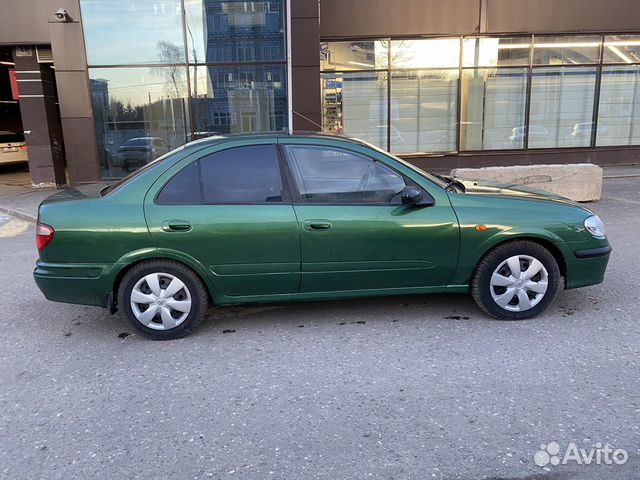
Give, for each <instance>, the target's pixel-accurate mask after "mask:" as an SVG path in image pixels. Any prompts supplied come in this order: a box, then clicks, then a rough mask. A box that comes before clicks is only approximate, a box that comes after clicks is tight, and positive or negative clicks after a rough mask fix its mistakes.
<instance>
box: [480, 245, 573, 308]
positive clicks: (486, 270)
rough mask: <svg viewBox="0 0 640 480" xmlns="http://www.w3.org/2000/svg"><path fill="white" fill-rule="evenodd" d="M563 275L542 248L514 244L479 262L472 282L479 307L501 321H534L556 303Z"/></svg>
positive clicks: (500, 247)
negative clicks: (552, 303)
mask: <svg viewBox="0 0 640 480" xmlns="http://www.w3.org/2000/svg"><path fill="white" fill-rule="evenodd" d="M561 286H562V275H561V273H560V268H559V267H558V262H557V261H556V259H555V258H554V256H553V255H552V254H551V253H550V252H549V251H548V250H547V249H546V248H544V247H543V246H542V245H539V244H537V243H535V242H532V241H528V240H517V241H513V242H509V243H506V244H504V245H500V246H498V247H496V248H495V249H493V250H492V251H490V252H489V253H488V254H487V255H485V257H484V258H483V259H482V260H481V261H480V263H479V264H478V267H477V268H476V271H475V273H474V275H473V279H472V282H471V293H472V295H473V298H474V300H475V301H476V303H477V304H478V306H479V307H480V308H481V309H482V310H483V311H484V312H485V313H487V314H489V315H491V316H492V317H494V318H498V319H501V320H521V319H525V318H531V317H535V316H536V315H538V314H539V313H541V312H542V311H544V310H545V309H546V308H547V307H548V306H549V305H550V304H551V302H553V300H554V299H555V297H556V295H557V294H558V292H559V291H560V289H561Z"/></svg>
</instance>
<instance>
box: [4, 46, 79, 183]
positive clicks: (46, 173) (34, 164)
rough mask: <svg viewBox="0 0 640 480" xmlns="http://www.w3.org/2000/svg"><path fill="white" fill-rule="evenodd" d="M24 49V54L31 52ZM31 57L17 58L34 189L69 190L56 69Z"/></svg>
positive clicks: (19, 88) (20, 100)
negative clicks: (56, 91)
mask: <svg viewBox="0 0 640 480" xmlns="http://www.w3.org/2000/svg"><path fill="white" fill-rule="evenodd" d="M28 51H29V50H28V49H27V50H23V51H22V52H21V53H22V54H23V55H25V54H27V53H28ZM30 51H31V55H28V56H16V55H15V52H14V61H15V63H16V67H15V71H16V80H17V83H18V95H19V102H20V115H21V117H22V127H23V130H24V132H25V140H26V142H27V147H28V152H29V172H30V174H31V183H32V184H33V186H34V187H65V186H66V184H67V181H66V179H65V172H64V146H63V141H62V131H61V127H60V118H59V116H58V110H57V107H56V98H55V88H54V83H53V75H54V73H53V70H52V68H51V67H50V65H49V64H39V63H38V61H37V58H36V52H35V49H33V48H32V49H31V50H30Z"/></svg>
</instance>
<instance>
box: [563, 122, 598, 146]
mask: <svg viewBox="0 0 640 480" xmlns="http://www.w3.org/2000/svg"><path fill="white" fill-rule="evenodd" d="M594 128H595V124H594V123H593V122H585V123H576V124H575V125H574V126H573V128H572V129H571V132H570V133H569V134H568V135H567V137H566V142H567V145H570V146H572V147H588V146H589V145H591V135H592V134H593V129H594ZM598 131H599V133H600V134H601V135H602V134H606V132H607V129H606V127H605V126H604V125H600V126H598Z"/></svg>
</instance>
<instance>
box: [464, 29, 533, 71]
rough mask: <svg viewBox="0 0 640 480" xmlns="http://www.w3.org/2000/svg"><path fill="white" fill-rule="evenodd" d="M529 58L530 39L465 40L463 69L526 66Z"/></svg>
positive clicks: (484, 38)
mask: <svg viewBox="0 0 640 480" xmlns="http://www.w3.org/2000/svg"><path fill="white" fill-rule="evenodd" d="M530 56H531V37H530V36H528V37H479V38H465V39H464V41H463V50H462V66H463V67H495V66H501V67H502V66H515V65H523V66H527V65H529V63H530V60H531V58H530Z"/></svg>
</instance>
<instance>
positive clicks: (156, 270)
mask: <svg viewBox="0 0 640 480" xmlns="http://www.w3.org/2000/svg"><path fill="white" fill-rule="evenodd" d="M208 303H209V297H208V295H207V291H206V289H205V287H204V285H203V284H202V281H201V280H200V278H199V277H198V276H197V275H196V274H195V273H194V272H193V271H192V270H190V269H188V268H187V267H185V266H184V265H182V264H181V263H178V262H174V261H170V260H151V261H146V262H142V263H139V264H137V265H135V266H134V267H133V268H131V270H129V271H128V272H127V273H126V274H125V276H124V278H123V279H122V282H121V283H120V288H119V289H118V304H119V305H120V308H121V309H122V310H123V311H124V314H125V316H126V317H127V320H128V321H129V323H130V324H131V325H132V326H133V327H134V328H135V329H136V330H138V331H139V332H140V333H142V334H143V335H145V336H146V337H149V338H151V339H153V340H173V339H176V338H180V337H184V336H186V335H189V334H190V333H191V332H192V331H193V330H195V328H196V327H197V326H198V325H199V324H200V322H201V321H202V319H203V318H204V317H205V315H206V313H207V308H208Z"/></svg>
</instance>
